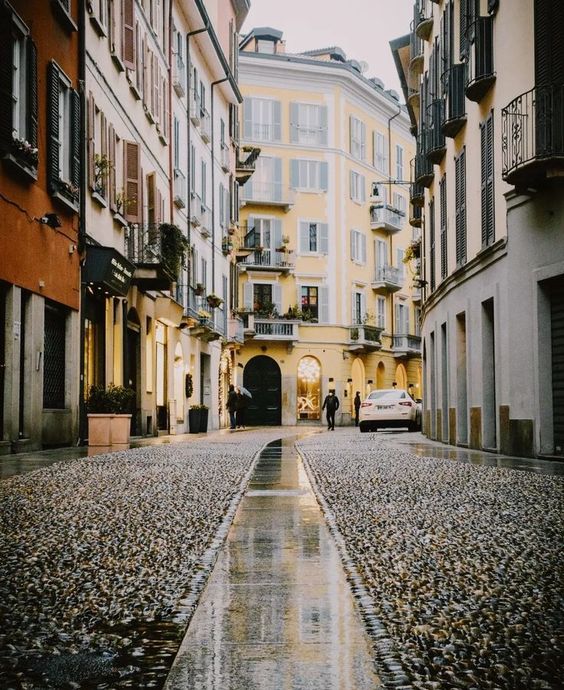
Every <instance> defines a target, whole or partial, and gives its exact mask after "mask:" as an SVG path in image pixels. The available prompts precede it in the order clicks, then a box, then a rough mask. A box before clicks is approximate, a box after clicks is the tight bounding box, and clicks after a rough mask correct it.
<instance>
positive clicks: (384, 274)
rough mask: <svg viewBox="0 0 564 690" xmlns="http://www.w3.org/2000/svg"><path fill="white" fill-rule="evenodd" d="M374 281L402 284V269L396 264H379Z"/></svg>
mask: <svg viewBox="0 0 564 690" xmlns="http://www.w3.org/2000/svg"><path fill="white" fill-rule="evenodd" d="M374 282H375V283H387V284H389V285H398V286H401V284H402V282H403V272H400V269H399V268H397V267H396V266H379V267H378V268H377V269H376V273H375V275H374Z"/></svg>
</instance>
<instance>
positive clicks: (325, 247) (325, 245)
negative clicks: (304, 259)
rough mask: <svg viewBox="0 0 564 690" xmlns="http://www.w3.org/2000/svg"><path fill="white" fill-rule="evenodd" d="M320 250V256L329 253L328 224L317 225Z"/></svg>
mask: <svg viewBox="0 0 564 690" xmlns="http://www.w3.org/2000/svg"><path fill="white" fill-rule="evenodd" d="M317 236H318V250H319V253H320V254H328V253H329V225H328V224H327V223H318V224H317Z"/></svg>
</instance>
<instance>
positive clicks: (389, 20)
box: [241, 0, 413, 100]
mask: <svg viewBox="0 0 564 690" xmlns="http://www.w3.org/2000/svg"><path fill="white" fill-rule="evenodd" d="M412 18H413V0H391V2H390V0H346V1H345V2H343V1H342V0H251V9H250V12H249V14H248V16H247V19H246V20H245V23H244V24H243V27H242V29H241V33H242V34H244V33H247V32H249V31H250V30H251V29H253V28H254V27H257V26H270V27H273V28H275V29H279V30H280V31H283V32H284V36H283V38H284V40H285V41H286V50H287V51H288V52H290V53H291V52H300V51H302V50H312V49H314V48H326V47H328V46H335V45H336V46H339V47H340V48H342V49H343V50H344V51H345V53H346V55H347V58H348V59H354V60H358V61H359V62H360V61H361V60H363V61H365V62H367V63H368V65H369V67H368V69H367V70H366V72H365V73H364V75H365V76H366V77H379V78H380V79H381V80H382V81H383V82H384V86H385V88H386V89H395V90H396V91H397V92H398V93H399V94H400V98H401V99H402V100H403V96H402V93H401V87H400V82H399V78H398V75H397V72H396V68H395V64H394V61H393V58H392V53H391V51H390V46H389V42H390V40H392V39H394V38H398V37H399V36H403V35H405V34H407V33H409V23H410V21H411V20H412Z"/></svg>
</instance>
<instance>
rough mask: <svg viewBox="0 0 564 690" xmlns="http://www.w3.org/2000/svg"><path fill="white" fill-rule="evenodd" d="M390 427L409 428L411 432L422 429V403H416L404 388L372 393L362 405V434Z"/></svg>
mask: <svg viewBox="0 0 564 690" xmlns="http://www.w3.org/2000/svg"><path fill="white" fill-rule="evenodd" d="M390 426H393V427H402V426H403V427H407V428H408V429H409V431H417V430H418V429H421V404H420V401H415V400H414V399H413V398H412V397H411V396H410V395H409V393H408V392H407V391H406V390H403V389H402V388H387V389H381V390H376V391H372V393H370V394H369V396H368V397H367V398H366V400H365V401H364V402H363V403H361V405H360V414H359V427H360V430H361V432H363V433H364V432H366V431H376V429H379V428H380V427H390Z"/></svg>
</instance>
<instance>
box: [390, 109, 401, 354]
mask: <svg viewBox="0 0 564 690" xmlns="http://www.w3.org/2000/svg"><path fill="white" fill-rule="evenodd" d="M400 114H401V106H400V105H398V112H397V113H396V114H395V115H392V117H389V118H388V203H389V204H391V201H392V120H395V119H396V117H398V116H399V115H400ZM393 260H394V256H393V239H392V236H391V235H390V265H391V266H392V265H393ZM393 306H394V304H393V297H392V318H391V319H390V323H391V324H392V327H391V329H390V336H391V338H392V347H393V344H394V332H395V325H396V324H395V309H394V308H393Z"/></svg>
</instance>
